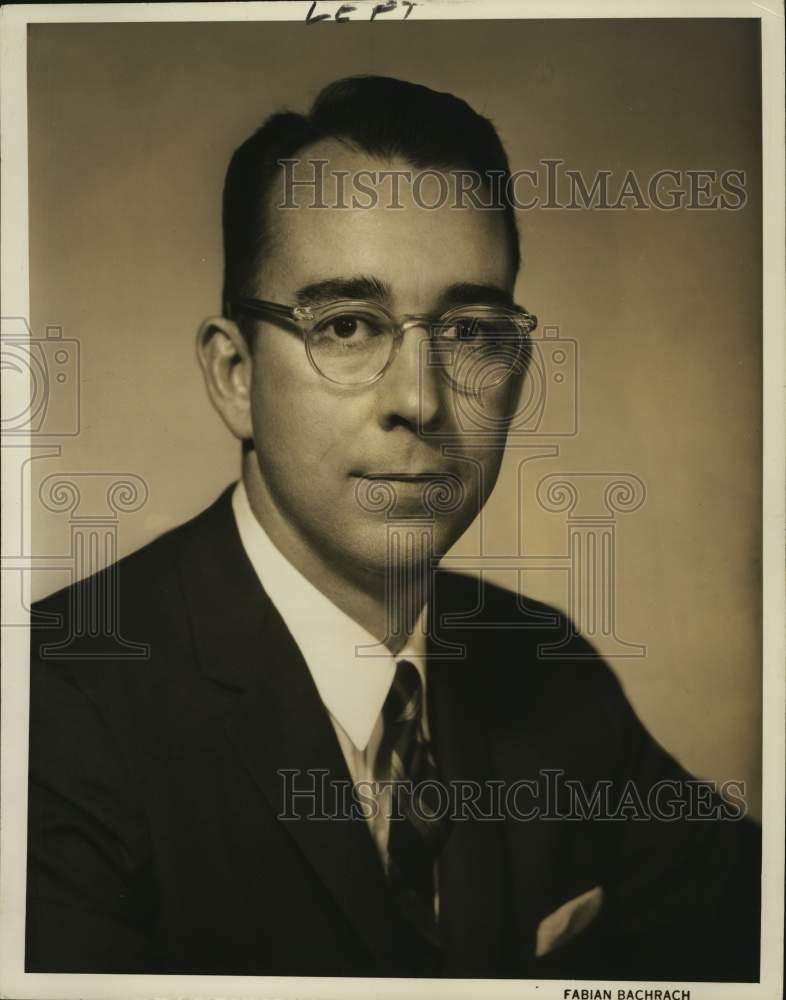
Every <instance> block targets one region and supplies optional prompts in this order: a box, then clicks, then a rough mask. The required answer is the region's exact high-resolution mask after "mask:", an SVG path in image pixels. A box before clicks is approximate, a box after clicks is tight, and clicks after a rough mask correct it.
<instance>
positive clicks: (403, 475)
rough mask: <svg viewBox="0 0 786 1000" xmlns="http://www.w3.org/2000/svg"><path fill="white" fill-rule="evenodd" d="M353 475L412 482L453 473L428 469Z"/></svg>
mask: <svg viewBox="0 0 786 1000" xmlns="http://www.w3.org/2000/svg"><path fill="white" fill-rule="evenodd" d="M352 475H353V476H355V477H356V478H357V479H395V480H396V481H402V482H410V481H413V480H414V481H420V480H423V479H446V478H447V477H449V476H452V475H453V473H451V472H447V471H445V472H433V471H432V470H426V471H424V472H353V473H352Z"/></svg>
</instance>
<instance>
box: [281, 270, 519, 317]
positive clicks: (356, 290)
mask: <svg viewBox="0 0 786 1000" xmlns="http://www.w3.org/2000/svg"><path fill="white" fill-rule="evenodd" d="M294 297H295V302H296V303H297V304H298V305H301V306H318V305H323V304H324V303H326V302H335V301H336V300H337V299H364V300H370V301H372V302H385V301H386V300H388V301H389V300H390V299H391V298H392V291H391V288H390V285H388V284H387V283H386V282H384V281H382V280H381V279H379V278H375V277H374V276H373V275H364V274H360V275H356V276H353V277H338V278H326V279H325V280H324V281H315V282H312V283H311V284H308V285H304V286H303V287H302V288H299V289H298V290H297V291H296V292H295V296H294ZM481 304H482V305H499V306H512V305H513V296H512V295H511V293H510V292H509V291H507V290H506V289H504V288H500V287H499V285H487V284H482V283H478V282H472V281H458V282H456V283H455V284H453V285H449V286H448V287H447V288H445V289H444V290H443V291H442V293H441V294H440V297H439V300H438V303H437V310H436V311H437V312H444V311H445V310H446V309H451V308H453V307H455V306H463V305H481Z"/></svg>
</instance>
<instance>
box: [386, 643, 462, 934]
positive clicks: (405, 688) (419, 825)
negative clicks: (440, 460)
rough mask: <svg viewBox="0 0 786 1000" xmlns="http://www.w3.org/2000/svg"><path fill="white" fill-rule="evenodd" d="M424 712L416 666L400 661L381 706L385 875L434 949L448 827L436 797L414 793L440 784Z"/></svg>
mask: <svg viewBox="0 0 786 1000" xmlns="http://www.w3.org/2000/svg"><path fill="white" fill-rule="evenodd" d="M422 707H423V686H422V684H421V680H420V674H419V673H418V670H417V668H416V667H415V665H414V664H412V663H410V662H409V661H408V660H399V662H398V663H397V664H396V675H395V677H394V679H393V684H392V685H391V688H390V692H389V693H388V696H387V699H386V701H385V704H384V705H383V706H382V719H383V724H384V730H383V737H382V743H381V745H380V749H379V755H378V757H377V777H378V779H380V780H390V781H393V782H395V783H394V784H393V786H392V797H393V798H392V803H391V805H392V808H391V813H392V816H391V820H390V826H389V834H388V869H387V875H388V881H389V884H390V886H391V889H392V890H393V894H394V896H395V898H396V901H397V903H398V905H399V908H400V910H401V912H402V913H403V914H404V916H405V917H406V918H407V919H408V920H409V921H410V923H411V924H413V925H414V927H415V928H416V929H417V930H418V931H419V933H420V934H421V935H422V936H423V937H424V938H425V939H426V941H428V942H429V943H430V944H431V945H434V946H436V947H438V946H439V934H438V927H437V918H436V914H435V912H434V862H435V861H436V858H437V856H438V854H439V851H440V849H441V847H442V845H443V843H444V841H445V838H446V836H447V833H448V830H449V824H448V820H447V818H446V817H444V816H442V817H440V816H439V812H440V797H439V792H438V791H437V790H435V789H434V788H433V786H432V788H431V789H429V787H428V785H424V786H422V788H420V789H419V788H418V786H420V785H421V783H422V782H434V781H437V780H438V772H437V768H436V765H435V763H434V757H433V755H432V751H431V746H430V745H429V743H428V742H427V741H426V739H425V736H424V733H423V713H422ZM413 792H414V794H413ZM443 811H444V809H443Z"/></svg>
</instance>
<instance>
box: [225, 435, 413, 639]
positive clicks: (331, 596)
mask: <svg viewBox="0 0 786 1000" xmlns="http://www.w3.org/2000/svg"><path fill="white" fill-rule="evenodd" d="M243 483H244V485H245V487H246V493H247V495H248V502H249V505H250V507H251V510H252V512H253V514H254V517H255V518H256V519H257V521H258V522H259V524H261V526H262V527H263V528H264V530H265V532H266V533H267V535H268V537H269V538H270V540H271V541H272V542H273V544H274V545H275V546H276V548H277V549H278V550H279V552H280V553H281V554H282V555H283V556H284V557H285V558H286V559H287V560H288V561H289V562H290V563H291V564H292V565H293V566H294V567H295V569H296V570H298V572H299V573H301V574H302V575H303V576H304V577H305V578H306V579H307V580H308V581H309V583H311V584H312V585H313V586H314V587H316V588H317V590H319V591H320V592H321V593H322V594H324V595H325V597H327V598H328V600H330V601H332V602H333V604H335V605H336V607H338V608H340V609H341V610H342V611H343V612H344V613H345V614H346V615H349V617H350V618H352V619H353V620H354V621H356V622H357V623H358V624H359V625H362V627H363V628H364V629H366V631H367V632H369V633H370V634H371V635H373V636H374V638H375V639H377V640H378V641H379V642H384V643H385V644H386V645H387V647H388V649H390V651H391V652H392V653H394V654H395V653H398V652H399V650H400V649H401V648H402V647H403V646H404V645H405V643H406V641H407V639H408V638H409V636H410V635H411V634H412V632H413V630H414V628H415V625H416V622H417V619H418V616H419V615H420V613H421V612H422V610H423V607H424V606H425V604H426V602H427V600H428V594H429V592H428V587H429V584H430V572H429V568H428V567H427V566H423V567H420V568H418V567H415V568H414V569H413V567H412V566H409V567H407V572H406V573H402V574H398V575H399V576H400V577H401V578H403V579H405V580H406V586H404V587H402V586H397V587H396V588H395V589H396V595H395V618H396V621H397V623H400V624H397V627H396V628H395V630H394V629H393V628H392V626H391V614H390V605H391V601H390V600H389V597H388V590H389V589H390V584H389V583H387V582H386V576H385V573H384V572H381V573H375V572H373V571H371V570H368V569H365V568H363V567H359V568H358V569H357V570H355V571H354V572H353V571H351V570H346V569H344V570H342V569H337V568H336V567H337V563H338V560H336V558H335V556H334V555H331V554H330V553H328V552H321V551H320V550H319V549H318V548H317V547H316V546H315V545H314V544H313V543H312V542H311V541H310V540H309V539H307V538H306V537H304V535H303V534H302V533H301V532H300V531H299V530H298V529H297V527H296V526H295V525H293V524H292V522H291V520H290V519H289V518H288V517H287V516H286V513H285V512H284V511H283V510H282V509H281V507H280V506H279V505H278V504H277V503H276V500H275V497H274V496H273V495H272V494H271V492H270V490H269V489H268V487H267V484H266V482H265V480H264V477H263V476H262V473H261V472H260V469H259V463H258V462H257V459H256V455H255V454H254V452H253V451H248V452H246V454H245V455H244V456H243Z"/></svg>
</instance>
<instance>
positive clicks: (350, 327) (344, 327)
mask: <svg viewBox="0 0 786 1000" xmlns="http://www.w3.org/2000/svg"><path fill="white" fill-rule="evenodd" d="M359 325H360V320H359V319H358V317H357V316H336V318H335V319H333V320H331V321H330V324H329V327H330V329H331V330H332V332H333V333H334V335H335V336H336V337H340V338H341V339H342V340H346V339H348V338H349V337H352V336H354V334H356V333H357V332H358V327H359Z"/></svg>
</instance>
